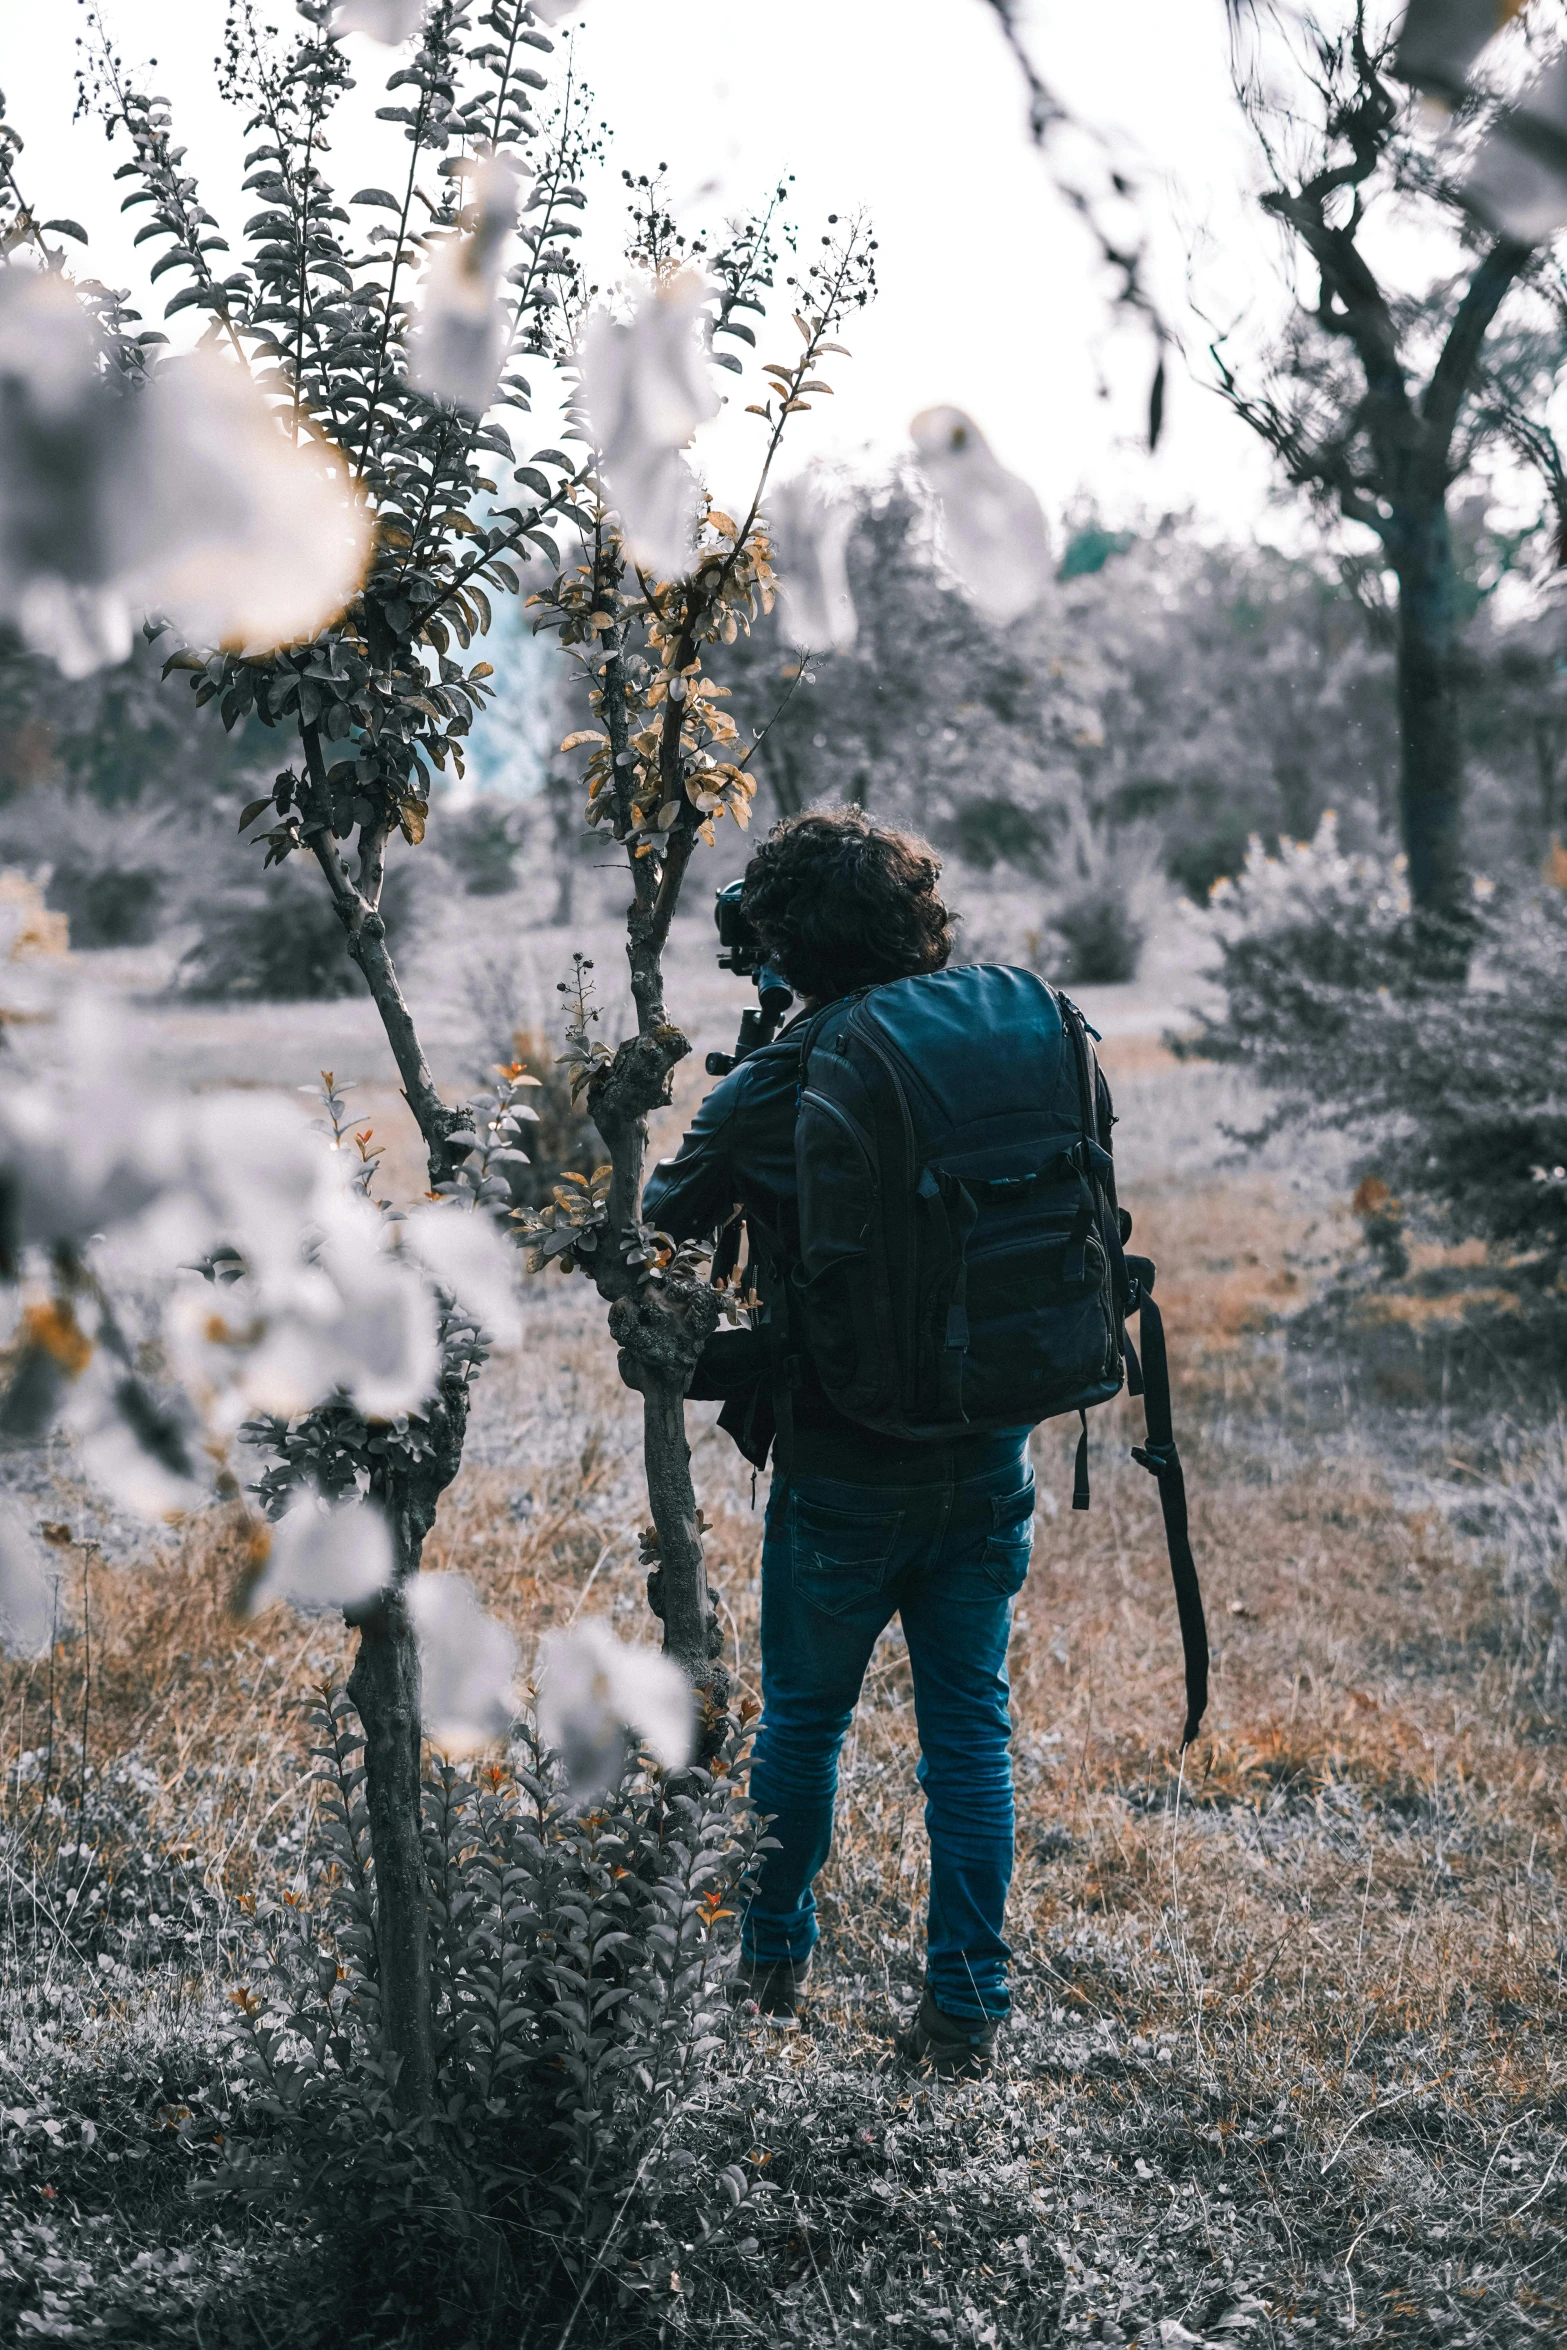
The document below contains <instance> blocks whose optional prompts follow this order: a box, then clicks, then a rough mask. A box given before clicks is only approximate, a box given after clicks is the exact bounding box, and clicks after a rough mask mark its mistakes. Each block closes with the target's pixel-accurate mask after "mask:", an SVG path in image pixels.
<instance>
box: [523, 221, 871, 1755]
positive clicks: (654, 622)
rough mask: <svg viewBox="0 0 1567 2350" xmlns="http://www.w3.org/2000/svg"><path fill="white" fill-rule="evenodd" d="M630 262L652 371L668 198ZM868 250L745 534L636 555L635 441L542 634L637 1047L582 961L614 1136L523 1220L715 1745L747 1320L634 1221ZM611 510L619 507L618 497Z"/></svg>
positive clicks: (721, 320) (601, 475) (768, 437)
mask: <svg viewBox="0 0 1567 2350" xmlns="http://www.w3.org/2000/svg"><path fill="white" fill-rule="evenodd" d="M632 252H633V257H634V258H635V259H637V260H639V261H640V262H641V263H642V264H643V265H644V266H645V267H646V268H647V270H648V272H649V276H650V279H651V287H650V290H649V291H648V293H647V294H646V295H645V297H644V299H643V302H642V305H641V307H640V309H639V312H638V316H637V318H636V320H634V321H633V323H632V325H631V326H630V327H629V328H627V329H625V330H623V331H624V332H626V333H627V334H628V335H629V336H630V337H632V338H633V344H634V342H635V338H636V337H637V336H638V334H639V332H642V331H645V332H646V334H647V341H648V347H649V355H650V358H651V357H652V355H653V353H654V352H655V351H661V350H662V349H664V348H666V347H667V339H668V338H667V335H666V334H665V331H664V329H663V328H662V326H661V325H660V324H659V322H658V306H659V304H660V302H661V301H662V300H666V299H672V298H676V296H677V294H678V285H679V281H680V279H681V277H682V273H683V271H684V266H685V262H686V256H687V247H686V245H685V242H684V240H683V239H677V237H676V236H675V233H674V231H673V224H672V223H671V222H670V221H669V219H668V216H667V214H665V213H664V212H663V211H662V200H661V197H660V196H659V194H658V192H657V191H656V190H654V191H652V192H651V193H650V194H649V196H648V198H647V200H646V202H645V204H644V205H643V206H642V208H641V209H640V211H639V213H638V215H637V220H636V231H635V234H634V237H633V243H632ZM873 255H874V240H872V239H871V238H870V237H869V235H868V233H867V231H866V229H865V228H864V226H863V224H859V223H856V224H854V225H853V226H851V227H849V228H847V229H845V230H843V231H841V232H840V233H839V235H838V236H837V237H836V238H835V239H824V251H823V254H822V258H821V259H820V260H819V261H817V262H814V263H812V264H811V265H810V267H809V269H808V270H806V271H805V272H803V273H802V275H801V276H800V277H799V278H795V277H791V278H790V279H789V281H788V282H789V285H790V287H791V289H792V290H793V296H794V300H795V301H796V302H797V304H798V308H797V309H796V310H795V312H794V315H793V323H794V328H795V330H796V333H797V336H798V343H797V346H796V347H795V348H794V349H793V350H792V351H791V352H790V353H789V354H788V356H787V357H785V358H783V359H779V360H769V361H767V362H765V363H764V367H763V375H764V377H765V379H766V396H765V398H763V399H762V400H759V401H756V402H753V403H751V412H752V413H754V414H756V415H757V416H758V417H760V419H761V420H762V426H761V430H762V452H761V458H760V463H759V467H758V473H757V478H756V484H755V488H754V490H753V493H752V496H751V499H750V501H749V504H748V505H747V507H746V510H745V513H744V515H743V517H742V518H741V519H740V520H739V521H736V520H735V519H734V517H732V516H731V515H728V514H726V513H724V512H722V511H721V510H720V509H718V508H717V507H715V506H714V505H713V504H712V503H711V501H710V500H708V501H706V502H705V503H704V505H703V508H702V512H701V520H700V527H699V531H698V535H697V541H696V547H695V552H694V554H692V555H689V556H685V557H683V558H682V559H681V566H682V568H683V567H684V565H685V564H686V563H689V565H690V568H689V571H688V573H687V575H686V576H683V577H678V576H677V577H675V578H673V579H670V578H661V577H659V576H657V575H656V573H655V572H654V571H653V570H652V569H651V568H649V567H647V566H645V565H644V564H643V563H641V562H639V561H638V559H637V555H636V552H635V542H634V534H633V532H632V529H631V517H630V515H629V508H630V503H631V501H630V500H629V499H628V498H627V495H626V490H627V487H628V486H629V483H630V480H631V478H632V475H633V468H634V466H635V465H637V464H638V463H641V462H644V461H647V460H648V459H649V458H650V457H652V456H655V455H656V451H648V450H642V451H638V450H633V449H622V451H621V455H620V468H621V470H620V473H619V486H617V476H616V471H615V468H614V467H613V466H611V467H610V469H609V472H608V478H606V475H605V467H604V461H603V457H602V455H600V458H599V460H598V464H597V466H596V469H595V474H594V477H593V479H592V480H590V481H589V482H587V483H585V484H584V485H583V486H582V487H581V488H580V489H579V490H578V491H577V492H576V493H575V494H574V497H573V501H572V504H573V512H574V514H575V516H576V519H577V521H578V523H579V526H580V528H581V531H582V534H583V560H582V561H581V562H580V563H579V564H578V565H577V566H576V567H575V568H574V569H570V570H564V569H563V570H562V571H561V573H560V574H559V576H558V577H557V579H556V581H555V583H554V585H553V587H552V588H551V590H550V591H549V593H548V594H547V595H545V596H541V597H540V599H539V602H540V605H541V611H540V625H541V626H542V627H545V628H550V629H558V630H559V632H560V639H561V642H562V644H563V645H564V646H565V647H567V648H568V649H569V650H570V652H571V653H572V654H573V656H574V658H575V660H576V662H577V663H578V665H579V667H580V672H581V688H582V690H584V691H585V693H586V697H587V702H588V708H589V712H590V714H591V717H592V719H593V721H594V723H593V724H592V725H590V726H588V727H586V728H582V729H579V730H577V731H575V732H574V733H572V734H571V735H569V736H568V737H567V738H566V743H565V745H564V748H565V749H567V750H572V749H575V748H577V747H585V748H589V749H590V757H589V760H588V767H587V786H588V806H587V820H588V823H589V824H590V825H592V826H595V827H598V828H601V829H606V830H608V831H609V832H610V833H611V834H612V835H613V837H614V838H615V840H617V841H618V842H620V843H621V844H622V845H623V847H624V850H625V854H626V859H627V865H628V870H629V876H630V880H631V886H632V897H631V903H630V905H629V907H628V909H627V913H626V944H627V958H628V962H629V965H630V975H631V995H632V1002H633V1005H634V1007H635V1012H636V1033H635V1035H634V1036H631V1037H627V1038H626V1039H624V1040H623V1041H622V1042H621V1044H620V1045H619V1046H618V1048H617V1049H616V1050H615V1051H613V1052H611V1051H610V1050H609V1048H608V1047H607V1046H606V1045H604V1044H603V1043H602V1042H601V1041H599V1040H597V1039H596V1038H594V1036H593V1034H592V1024H593V1022H594V1021H596V1019H597V1017H598V1015H597V1011H596V1009H595V1008H594V1007H593V1005H592V1003H591V991H592V982H591V980H590V979H589V977H588V975H587V974H588V971H589V968H590V967H589V966H587V965H584V964H583V962H582V961H581V959H580V958H579V959H578V964H577V973H576V978H575V981H574V982H573V983H572V984H571V986H570V988H569V990H568V993H569V996H570V1013H571V1023H570V1029H569V1047H570V1053H571V1056H572V1058H573V1060H574V1062H575V1064H576V1078H577V1089H578V1090H579V1091H580V1092H581V1093H583V1095H584V1096H585V1098H586V1101H587V1104H588V1107H589V1109H590V1111H591V1113H592V1116H593V1119H594V1122H595V1124H596V1125H597V1127H598V1130H599V1133H600V1134H601V1135H602V1136H603V1138H604V1143H605V1146H606V1148H607V1149H608V1152H609V1165H608V1166H607V1167H606V1168H604V1169H602V1170H601V1171H600V1173H599V1174H598V1175H596V1176H595V1177H594V1178H593V1180H592V1181H591V1182H581V1183H578V1184H577V1185H576V1186H575V1187H569V1186H562V1188H561V1190H560V1191H559V1192H558V1193H557V1195H556V1200H555V1202H554V1203H553V1204H552V1205H551V1206H550V1207H548V1208H546V1209H545V1210H544V1211H543V1213H542V1215H540V1216H539V1217H537V1218H529V1219H528V1223H529V1228H530V1230H531V1232H532V1236H533V1239H534V1243H535V1255H534V1263H535V1266H542V1265H544V1264H546V1263H548V1262H551V1261H554V1262H557V1263H559V1264H560V1265H561V1266H562V1267H563V1268H564V1269H566V1270H571V1269H573V1268H575V1267H579V1266H580V1267H581V1268H582V1269H584V1270H586V1271H588V1272H590V1273H591V1275H592V1277H593V1279H594V1281H595V1282H596V1283H597V1285H598V1288H599V1291H600V1293H601V1295H602V1296H604V1297H605V1298H606V1299H607V1300H608V1301H609V1307H610V1315H609V1326H610V1331H611V1334H612V1336H613V1337H614V1339H615V1341H616V1343H617V1345H618V1346H619V1348H620V1362H621V1374H622V1377H623V1378H625V1380H626V1381H627V1383H628V1385H630V1386H632V1387H635V1388H637V1389H638V1390H639V1391H640V1392H641V1395H642V1398H643V1431H644V1460H645V1466H646V1471H647V1486H648V1501H649V1506H650V1509H651V1513H652V1520H653V1523H652V1526H651V1528H650V1529H649V1532H648V1534H647V1536H646V1537H645V1549H646V1555H647V1560H648V1564H649V1566H650V1568H651V1569H652V1572H651V1574H650V1577H649V1588H648V1596H649V1602H650V1604H651V1605H652V1607H653V1608H654V1610H655V1612H656V1613H657V1614H658V1615H659V1616H661V1618H662V1619H663V1624H664V1644H665V1648H666V1651H667V1652H668V1653H669V1654H670V1655H672V1656H674V1657H675V1658H676V1659H677V1660H678V1661H679V1663H680V1664H681V1666H682V1667H683V1668H684V1670H685V1671H686V1672H687V1674H688V1675H689V1676H690V1678H691V1680H692V1681H693V1683H694V1684H695V1685H696V1687H697V1688H698V1689H699V1690H701V1691H703V1692H704V1693H705V1697H706V1701H707V1714H708V1736H709V1738H711V1737H712V1736H713V1735H714V1734H715V1732H716V1725H717V1721H718V1718H719V1717H720V1715H721V1713H722V1710H723V1706H724V1703H725V1701H726V1697H727V1687H728V1684H727V1679H726V1676H725V1674H724V1672H723V1669H722V1667H721V1665H720V1664H719V1663H718V1661H717V1660H718V1653H719V1630H718V1623H717V1614H716V1610H715V1609H714V1607H713V1605H712V1602H711V1599H710V1596H709V1593H708V1587H707V1579H706V1571H705V1567H704V1564H703V1554H702V1534H701V1521H700V1515H699V1512H698V1510H697V1506H696V1498H695V1494H694V1491H693V1489H692V1484H691V1468H690V1448H689V1446H688V1445H687V1442H686V1435H685V1395H686V1391H687V1389H688V1388H689V1386H690V1384H691V1377H692V1373H693V1371H694V1369H695V1367H696V1360H697V1356H698V1355H699V1353H700V1352H701V1349H702V1346H703V1345H704V1343H705V1342H706V1340H707V1339H708V1338H709V1337H710V1336H711V1334H712V1332H713V1330H714V1329H715V1327H716V1325H717V1322H718V1318H719V1314H720V1311H721V1309H722V1307H723V1306H725V1305H727V1306H728V1307H729V1308H730V1310H731V1312H733V1313H736V1314H739V1315H741V1316H742V1317H743V1315H744V1312H745V1309H744V1307H743V1305H742V1304H741V1302H740V1301H739V1300H738V1299H737V1298H734V1297H721V1296H720V1294H719V1293H718V1292H717V1291H715V1289H714V1287H713V1286H712V1284H711V1283H710V1282H709V1280H708V1279H707V1277H706V1275H705V1272H704V1270H703V1266H704V1263H705V1258H704V1255H703V1253H702V1252H701V1251H700V1250H696V1249H691V1248H681V1249H676V1248H674V1247H673V1246H672V1244H671V1243H670V1242H669V1241H668V1240H667V1239H666V1238H665V1237H664V1236H663V1235H662V1234H659V1233H657V1232H650V1231H648V1230H647V1229H646V1227H645V1226H644V1225H643V1223H642V1221H641V1197H642V1177H643V1168H644V1165H645V1161H646V1155H647V1121H648V1116H649V1114H650V1112H651V1111H653V1110H654V1109H656V1108H658V1107H659V1106H660V1104H662V1103H665V1102H667V1101H668V1100H669V1098H670V1087H671V1080H672V1076H673V1072H674V1070H675V1068H676V1067H677V1065H678V1064H679V1062H680V1061H681V1060H683V1059H684V1057H685V1056H686V1054H687V1053H688V1052H689V1051H690V1049H691V1047H690V1044H689V1042H688V1040H687V1038H686V1037H685V1035H684V1034H683V1033H682V1031H681V1030H680V1028H679V1027H678V1026H677V1025H676V1023H675V1022H674V1021H673V1020H672V1019H671V1017H670V1014H669V1010H668V1007H667V1005H666V1002H665V993H664V985H665V983H664V953H665V949H666V947H667V945H668V942H669V933H670V925H671V923H672V922H673V920H674V916H675V912H676V909H677V907H678V905H679V902H680V896H681V891H682V888H683V886H684V882H685V877H686V873H687V870H688V868H689V866H690V862H691V858H692V855H693V853H694V851H695V850H696V848H697V845H698V843H699V842H709V843H710V842H711V841H712V840H713V838H714V825H715V823H717V822H718V821H719V820H720V819H721V818H722V817H724V816H725V815H729V816H731V817H733V818H734V819H735V821H736V822H737V823H739V824H740V825H741V826H742V827H743V826H744V825H746V824H747V823H748V822H749V819H750V805H751V800H752V797H753V796H754V793H755V789H756V784H755V779H754V777H753V776H752V774H751V773H750V772H749V762H750V756H751V754H750V751H749V750H747V751H743V752H742V751H741V750H740V748H739V729H738V727H737V726H736V724H735V721H734V719H733V718H732V717H730V716H729V715H728V713H727V712H726V711H725V710H724V709H723V708H722V707H721V705H722V703H723V702H724V701H726V700H728V699H729V698H730V688H729V687H728V686H727V685H725V684H723V683H721V682H720V681H719V679H718V678H717V677H715V676H714V675H712V674H711V670H712V668H713V666H714V665H715V663H718V662H721V660H722V654H723V650H724V648H725V647H729V646H734V645H736V644H737V643H738V641H739V639H740V637H741V636H742V634H743V633H744V632H745V631H746V630H748V629H749V627H750V626H751V624H752V622H753V621H754V620H756V619H757V618H759V617H760V616H761V615H762V614H764V613H765V612H766V610H767V609H768V607H769V606H770V604H771V602H772V595H773V571H772V562H771V545H770V541H769V538H768V534H767V528H766V523H765V520H764V517H763V499H764V497H765V495H766V491H767V486H768V481H769V478H770V476H771V472H772V468H773V463H774V460H775V458H776V456H777V453H778V450H779V447H780V445H781V443H782V440H783V437H784V434H785V432H786V430H787V429H788V423H789V418H790V417H791V416H793V415H795V414H798V413H800V412H801V411H802V410H808V409H809V408H810V405H811V395H812V393H813V392H820V391H822V390H824V389H826V388H827V387H826V386H825V385H824V383H823V382H822V379H821V377H820V375H819V374H818V372H817V371H818V370H819V369H820V368H821V367H822V366H823V365H824V364H825V362H826V360H827V359H828V357H829V356H830V355H832V354H833V353H834V352H840V351H842V348H843V346H842V345H841V344H838V343H836V342H835V341H834V340H833V339H832V338H833V336H834V334H835V332H836V330H837V328H838V326H839V324H840V322H841V321H842V320H844V319H845V318H846V317H849V316H852V315H854V314H855V313H856V312H857V311H858V310H859V308H860V307H861V306H862V305H863V304H864V303H865V302H866V301H867V300H868V299H869V298H870V295H871V292H872V290H873V287H874V282H875V279H874V267H875V265H874V258H873ZM774 259H775V256H774V251H773V247H772V244H771V242H770V216H769V215H765V214H764V215H763V216H761V218H759V219H758V220H755V221H751V222H742V223H740V224H738V225H737V227H736V228H735V230H734V231H733V233H732V234H731V236H730V237H729V239H728V240H727V241H726V242H725V243H724V244H723V245H722V246H721V247H719V248H718V250H717V251H716V252H714V253H713V254H711V255H710V256H709V257H708V258H707V260H706V264H705V266H706V268H707V270H708V273H709V275H710V277H711V279H712V280H713V281H714V282H715V283H716V285H717V288H718V302H717V311H716V319H715V328H714V331H715V332H717V333H723V332H724V331H725V330H726V329H730V330H731V331H732V330H733V328H734V327H735V326H736V325H737V324H738V325H739V326H741V327H742V328H743V329H744V340H745V341H747V342H750V341H752V340H753V336H752V331H751V330H750V329H749V328H748V327H745V326H744V321H743V320H740V321H737V320H736V319H735V316H734V313H735V311H736V310H737V309H738V308H740V307H745V308H747V309H749V310H752V311H756V310H758V309H760V308H761V300H760V296H761V294H762V293H763V292H764V291H765V289H766V287H767V286H768V285H770V283H771V281H772V274H773V265H774ZM590 428H591V427H590V422H589V420H586V419H585V429H590ZM669 454H670V456H671V457H676V458H677V457H678V453H677V452H670V453H669ZM615 497H618V498H619V499H620V501H621V502H622V504H623V505H624V506H625V507H626V508H627V509H628V512H627V513H622V511H621V510H620V507H619V506H615V505H612V504H611V502H610V501H611V499H612V498H615ZM655 503H656V500H655ZM784 690H785V691H787V687H785V689H784Z"/></svg>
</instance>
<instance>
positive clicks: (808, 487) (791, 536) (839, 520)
mask: <svg viewBox="0 0 1567 2350" xmlns="http://www.w3.org/2000/svg"><path fill="white" fill-rule="evenodd" d="M769 514H770V523H771V529H770V535H771V538H772V544H773V556H774V562H775V565H776V568H777V572H778V614H779V620H780V623H781V626H782V630H783V634H784V635H785V636H786V637H787V638H788V640H789V642H790V643H791V644H794V645H798V646H800V647H801V648H802V649H808V650H810V651H812V652H818V653H846V652H848V650H849V648H850V647H851V646H852V644H853V643H854V639H855V635H856V633H857V629H858V623H857V621H856V618H855V612H854V599H853V597H852V596H851V595H850V593H849V566H848V560H847V558H848V550H849V539H850V536H851V534H852V533H853V530H854V505H853V501H852V500H851V499H849V498H846V497H843V496H841V495H835V494H834V492H833V491H832V489H831V488H829V487H828V485H827V484H826V483H825V482H824V481H823V480H822V479H821V478H820V476H818V475H813V474H805V475H801V476H800V477H798V478H797V479H796V480H794V481H791V482H787V483H785V485H784V487H783V488H782V489H779V490H775V491H774V492H773V495H772V500H771V504H770V507H769Z"/></svg>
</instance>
